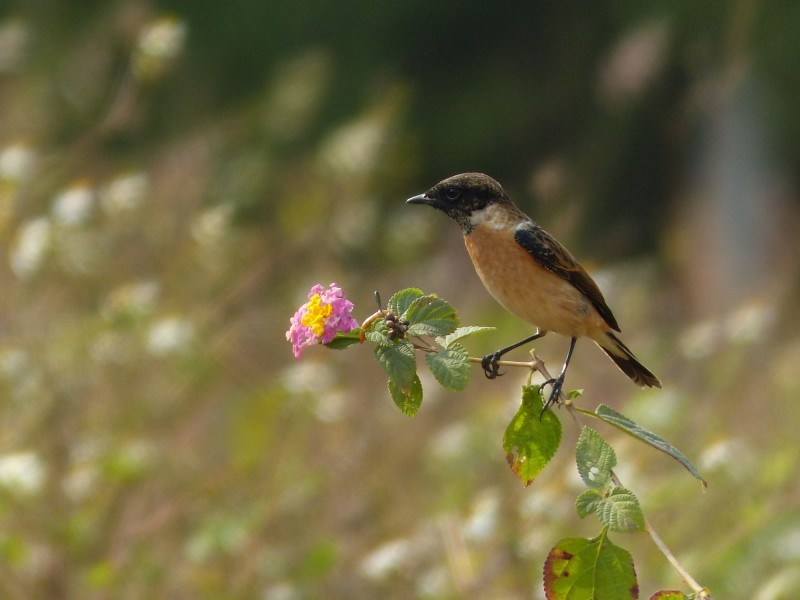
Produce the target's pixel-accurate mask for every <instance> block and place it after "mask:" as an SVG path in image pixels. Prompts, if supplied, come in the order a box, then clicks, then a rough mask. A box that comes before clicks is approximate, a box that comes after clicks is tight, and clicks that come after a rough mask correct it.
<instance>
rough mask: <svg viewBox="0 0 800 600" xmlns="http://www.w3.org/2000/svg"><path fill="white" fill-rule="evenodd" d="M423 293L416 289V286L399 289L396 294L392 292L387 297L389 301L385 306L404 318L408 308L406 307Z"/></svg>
mask: <svg viewBox="0 0 800 600" xmlns="http://www.w3.org/2000/svg"><path fill="white" fill-rule="evenodd" d="M424 295H425V293H424V292H423V291H422V290H418V289H417V288H407V289H405V290H400V291H399V292H397V293H396V294H394V295H393V296H392V297H391V298H389V302H387V304H386V308H387V309H388V310H390V311H391V312H393V313H396V314H398V315H399V316H400V318H401V319H404V318H405V312H406V311H407V310H408V307H409V306H411V304H412V303H413V302H414V300H416V299H417V298H420V297H421V296H424Z"/></svg>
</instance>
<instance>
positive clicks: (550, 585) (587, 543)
mask: <svg viewBox="0 0 800 600" xmlns="http://www.w3.org/2000/svg"><path fill="white" fill-rule="evenodd" d="M544 593H545V597H546V598H547V600H595V599H597V598H603V599H607V600H617V599H619V600H628V599H633V600H636V598H638V597H639V584H638V582H637V580H636V571H635V569H634V567H633V559H632V558H631V555H630V553H628V551H627V550H625V549H624V548H620V547H619V546H617V545H615V544H613V543H612V542H611V540H610V539H608V535H606V530H603V533H601V534H600V535H599V536H597V537H596V538H593V539H586V538H566V539H563V540H561V541H560V542H558V544H556V546H555V548H553V549H552V550H551V551H550V554H548V555H547V560H546V561H545V563H544Z"/></svg>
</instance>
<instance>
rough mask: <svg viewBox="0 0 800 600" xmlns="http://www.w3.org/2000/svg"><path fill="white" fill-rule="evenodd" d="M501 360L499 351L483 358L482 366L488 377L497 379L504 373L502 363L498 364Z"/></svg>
mask: <svg viewBox="0 0 800 600" xmlns="http://www.w3.org/2000/svg"><path fill="white" fill-rule="evenodd" d="M499 360H500V354H498V353H497V352H493V353H492V354H487V355H486V356H484V357H483V358H482V359H481V368H482V369H483V374H484V375H486V379H496V378H497V377H499V376H500V375H502V373H501V372H500V365H498V364H497V363H498V361H499Z"/></svg>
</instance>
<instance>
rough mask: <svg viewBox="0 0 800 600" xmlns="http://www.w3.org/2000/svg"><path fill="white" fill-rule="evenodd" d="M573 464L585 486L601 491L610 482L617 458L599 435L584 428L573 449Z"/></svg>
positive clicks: (590, 429) (588, 428)
mask: <svg viewBox="0 0 800 600" xmlns="http://www.w3.org/2000/svg"><path fill="white" fill-rule="evenodd" d="M575 462H576V463H577V465H578V473H579V474H580V476H581V479H583V482H584V483H585V484H586V485H587V486H589V487H590V488H597V489H603V488H604V487H606V485H608V482H609V481H610V480H611V469H613V468H614V466H615V465H616V464H617V456H616V454H614V449H613V448H612V447H611V446H609V445H608V443H607V442H606V441H605V440H604V439H603V438H601V437H600V434H599V433H597V432H596V431H595V430H594V429H592V428H591V427H586V426H584V427H583V429H582V430H581V435H580V437H579V438H578V445H577V447H576V448H575Z"/></svg>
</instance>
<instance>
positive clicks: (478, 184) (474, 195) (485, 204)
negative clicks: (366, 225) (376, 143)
mask: <svg viewBox="0 0 800 600" xmlns="http://www.w3.org/2000/svg"><path fill="white" fill-rule="evenodd" d="M406 202H408V203H409V204H427V205H428V206H432V207H433V208H438V209H439V210H441V211H442V212H444V213H445V214H446V215H447V216H449V217H450V218H452V219H453V220H454V221H456V223H458V224H459V225H460V226H461V229H462V231H463V232H464V233H465V234H466V233H469V232H470V231H471V230H472V229H473V228H474V227H475V226H476V224H477V222H478V221H479V220H480V219H478V218H477V217H479V215H481V214H484V213H486V209H487V208H491V207H493V206H496V205H510V201H509V199H508V196H507V195H506V193H505V191H504V190H503V187H502V186H501V185H500V184H499V183H497V182H496V181H495V180H494V179H492V178H491V177H489V176H488V175H484V174H483V173H462V174H460V175H453V176H452V177H448V178H447V179H445V180H443V181H440V182H439V183H437V184H436V185H435V186H433V187H432V188H431V189H429V190H428V191H427V192H425V193H424V194H419V195H417V196H414V197H412V198H409V199H408V200H406Z"/></svg>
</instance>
